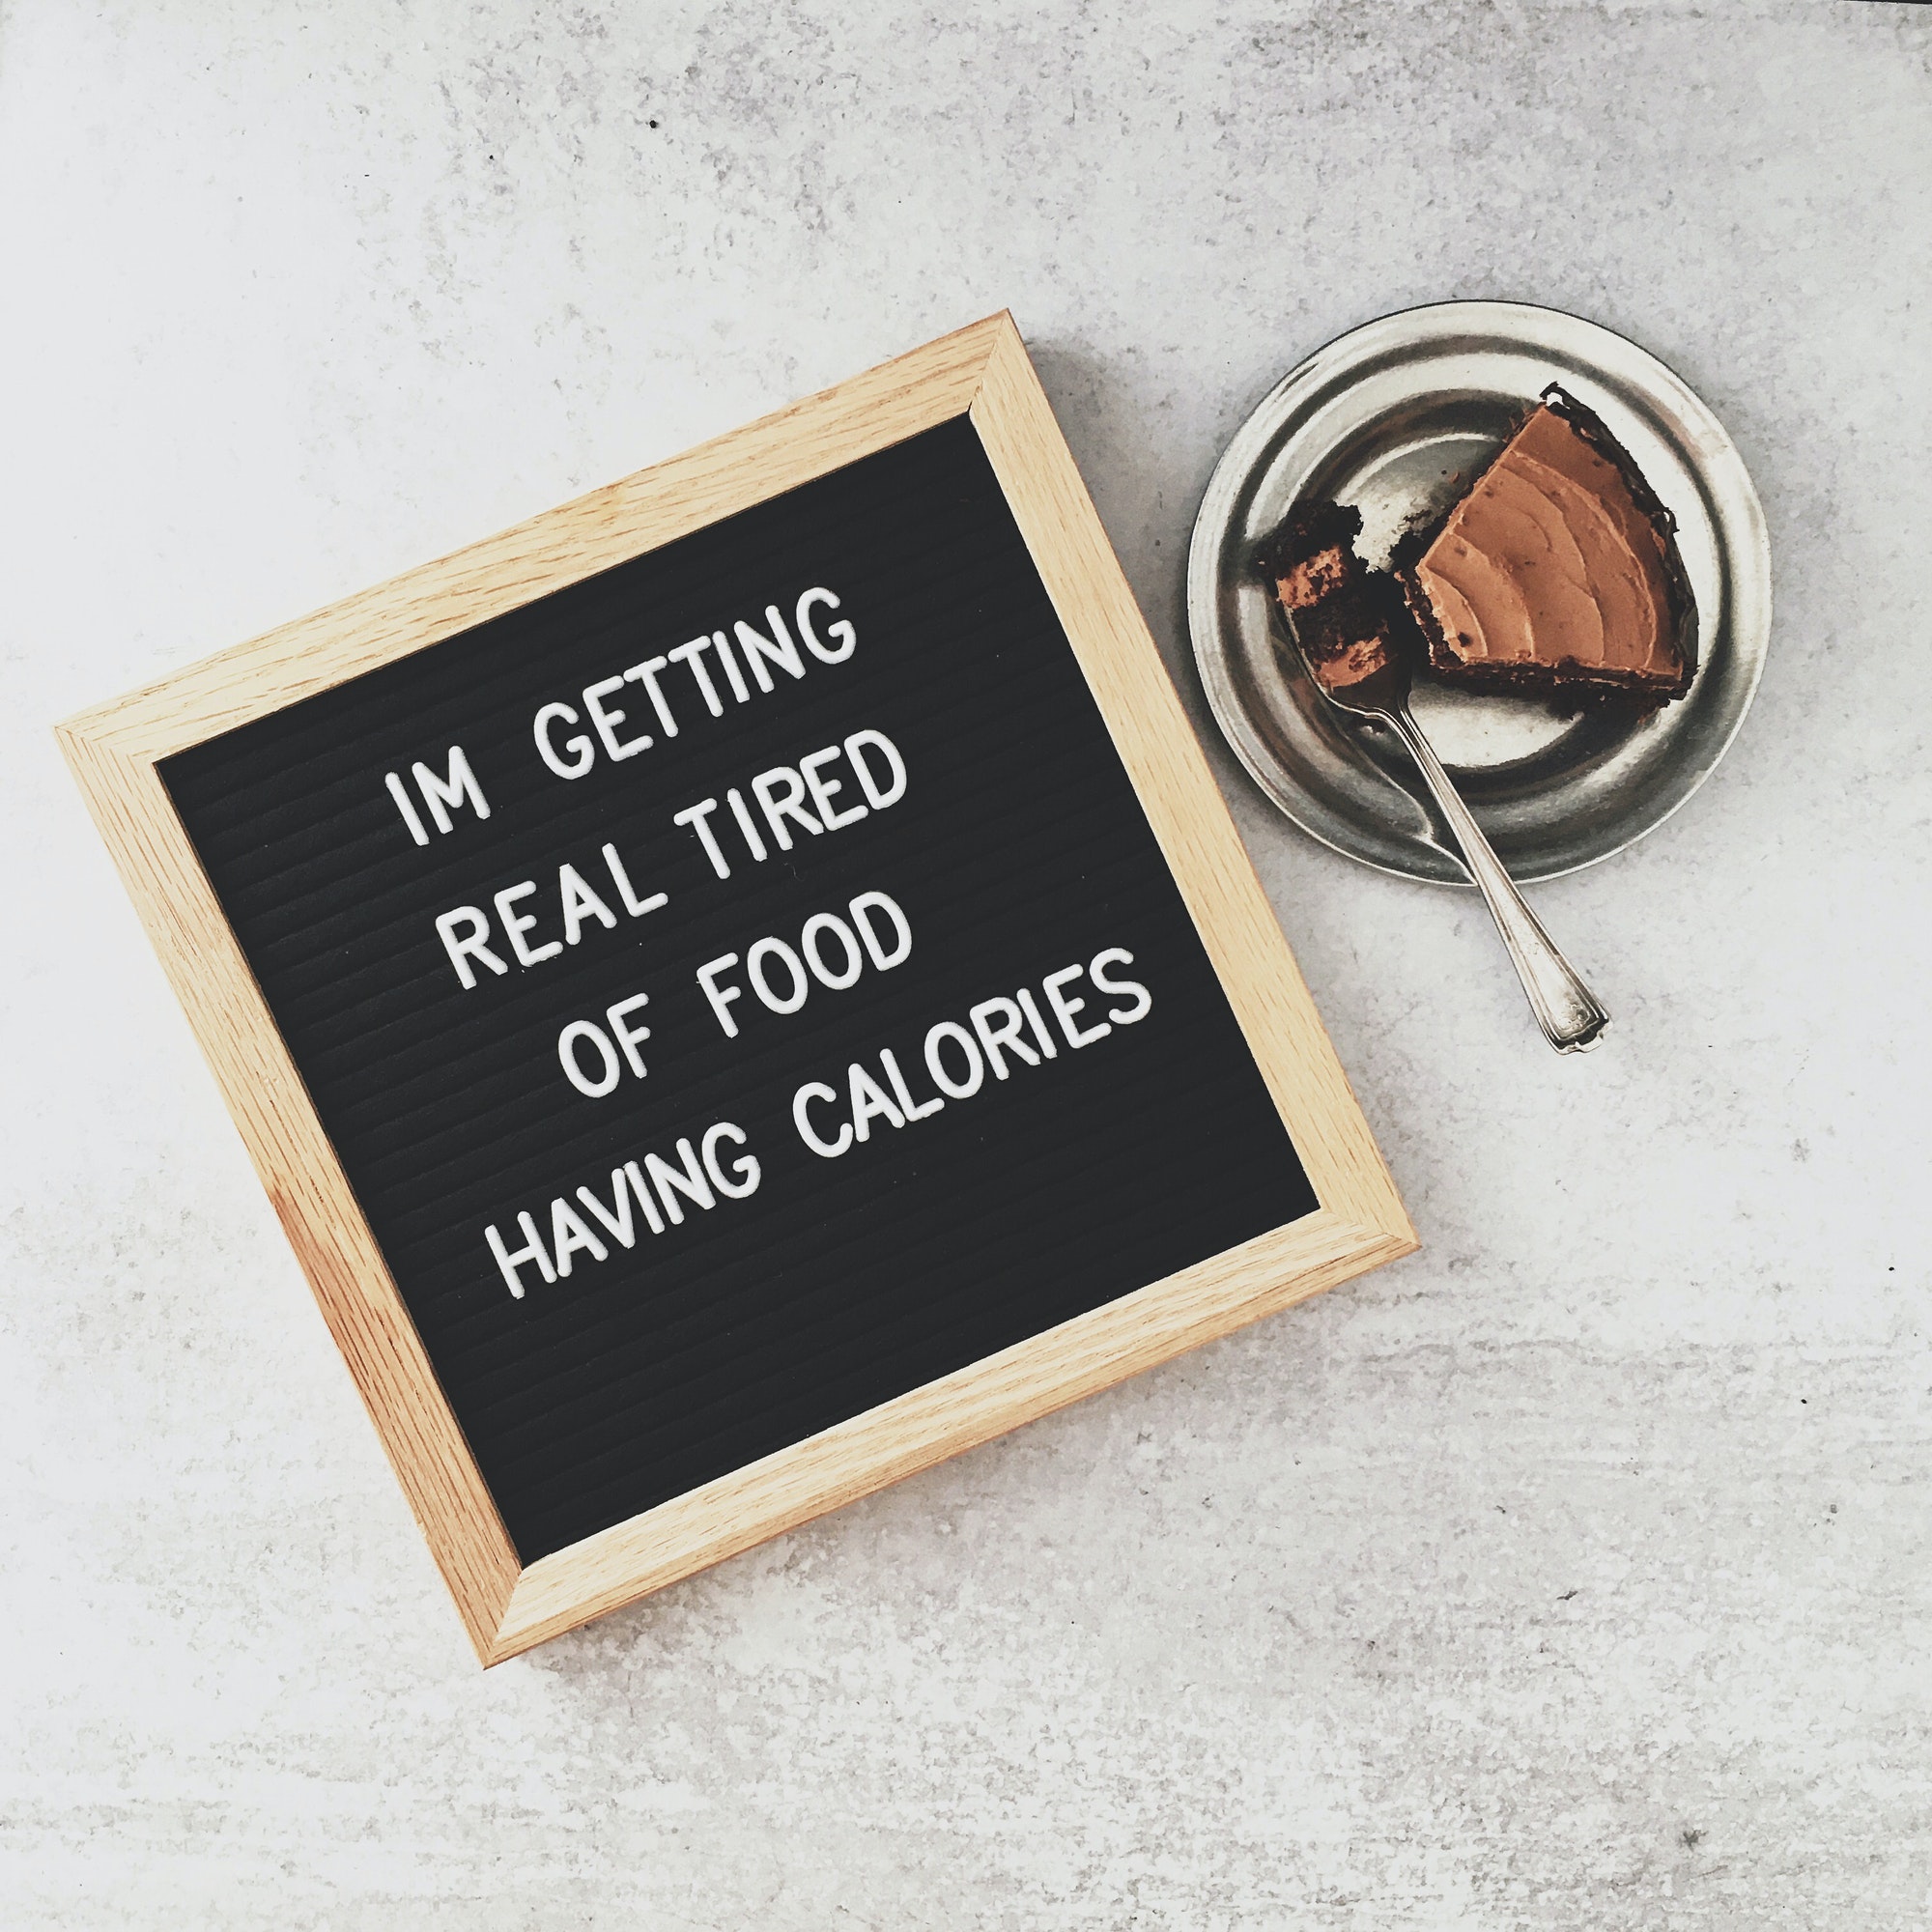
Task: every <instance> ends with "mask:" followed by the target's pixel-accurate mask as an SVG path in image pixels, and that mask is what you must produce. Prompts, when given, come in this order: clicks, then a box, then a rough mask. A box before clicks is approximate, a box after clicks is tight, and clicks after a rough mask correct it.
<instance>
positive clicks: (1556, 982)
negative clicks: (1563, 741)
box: [1382, 704, 1610, 1053]
mask: <svg viewBox="0 0 1932 1932" xmlns="http://www.w3.org/2000/svg"><path fill="white" fill-rule="evenodd" d="M1382 716H1383V717H1385V718H1386V719H1387V720H1388V722H1389V723H1390V724H1391V725H1393V726H1394V727H1395V729H1396V732H1397V734H1398V735H1399V736H1400V737H1401V739H1402V742H1403V743H1404V744H1405V745H1406V746H1407V747H1408V750H1409V753H1410V755H1411V756H1412V757H1413V758H1414V759H1415V762H1416V765H1417V767H1418V768H1419V769H1420V771H1421V773H1422V776H1423V778H1424V779H1425V780H1426V781H1428V784H1429V789H1430V790H1431V792H1433V793H1434V794H1435V803H1436V805H1437V806H1438V807H1440V809H1441V811H1442V815H1443V817H1444V818H1446V819H1447V820H1448V821H1449V829H1450V830H1451V831H1452V832H1453V833H1454V834H1455V835H1456V842H1457V843H1458V844H1459V845H1461V846H1462V848H1463V864H1464V865H1465V866H1466V867H1468V868H1469V876H1470V878H1472V879H1473V880H1474V881H1475V882H1476V889H1477V891H1478V892H1480V893H1481V894H1482V895H1483V899H1484V902H1485V903H1486V904H1487V905H1488V906H1489V909H1490V917H1491V918H1492V919H1493V920H1494V921H1495V923H1496V930H1497V931H1498V932H1499V933H1501V934H1502V939H1503V944H1504V945H1505V946H1506V947H1508V948H1509V955H1510V959H1511V962H1512V963H1513V964H1514V965H1515V967H1516V973H1517V978H1518V979H1519V980H1521V981H1522V990H1523V992H1524V993H1525V994H1526V995H1527V996H1528V998H1529V1006H1530V1010H1531V1011H1532V1012H1533V1013H1535V1015H1536V1019H1537V1024H1538V1025H1539V1026H1541V1027H1542V1029H1543V1033H1544V1037H1545V1038H1547V1039H1548V1041H1549V1043H1550V1045H1551V1046H1553V1047H1554V1048H1555V1049H1556V1050H1557V1052H1558V1053H1584V1052H1587V1051H1588V1050H1589V1049H1590V1048H1591V1047H1593V1046H1595V1045H1596V1043H1597V1042H1598V1040H1599V1039H1601V1038H1602V1037H1603V1036H1604V1032H1605V1029H1606V1028H1607V1027H1608V1026H1609V1023H1610V1016H1609V1014H1608V1013H1607V1012H1605V1010H1604V1009H1603V1007H1602V1005H1601V1004H1600V1003H1599V1002H1598V1000H1597V997H1596V995H1595V994H1594V993H1592V992H1591V991H1590V989H1589V987H1588V986H1586V985H1584V983H1583V981H1582V980H1581V979H1580V978H1579V977H1578V975H1577V969H1576V968H1575V967H1574V966H1572V965H1571V964H1570V962H1569V960H1567V959H1566V958H1564V956H1563V955H1562V953H1560V952H1558V951H1557V950H1556V948H1555V946H1554V944H1553V943H1552V942H1551V940H1550V937H1549V935H1548V933H1547V932H1545V931H1544V929H1543V922H1542V921H1541V920H1540V919H1538V918H1537V916H1536V915H1535V914H1534V913H1533V912H1531V911H1530V909H1529V905H1528V902H1527V901H1526V900H1525V899H1524V898H1523V895H1521V894H1520V892H1518V891H1517V888H1516V881H1515V880H1514V879H1512V878H1511V877H1510V875H1509V872H1508V870H1507V869H1506V868H1505V867H1504V865H1503V862H1502V861H1501V860H1500V859H1498V858H1497V857H1496V855H1495V851H1494V849H1493V848H1492V846H1491V844H1490V841H1489V840H1488V839H1487V838H1484V836H1483V828H1482V827H1481V826H1480V825H1478V824H1477V823H1476V817H1475V814H1474V813H1473V812H1472V811H1471V810H1469V808H1468V807H1467V806H1466V805H1464V804H1463V796H1462V794H1461V793H1460V792H1459V791H1458V790H1457V789H1456V787H1455V785H1454V783H1453V782H1452V781H1451V780H1450V777H1449V774H1448V773H1447V772H1446V771H1444V770H1443V769H1442V761H1441V759H1440V758H1438V757H1437V756H1436V755H1435V748H1434V747H1433V746H1432V745H1431V744H1430V742H1429V740H1428V739H1427V738H1425V737H1424V736H1423V735H1422V727H1421V726H1420V725H1417V724H1416V722H1415V720H1414V719H1413V718H1412V717H1411V716H1410V715H1409V711H1408V707H1407V705H1406V704H1404V705H1397V706H1394V707H1392V708H1391V709H1389V710H1388V711H1385V712H1384V713H1383V714H1382Z"/></svg>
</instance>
